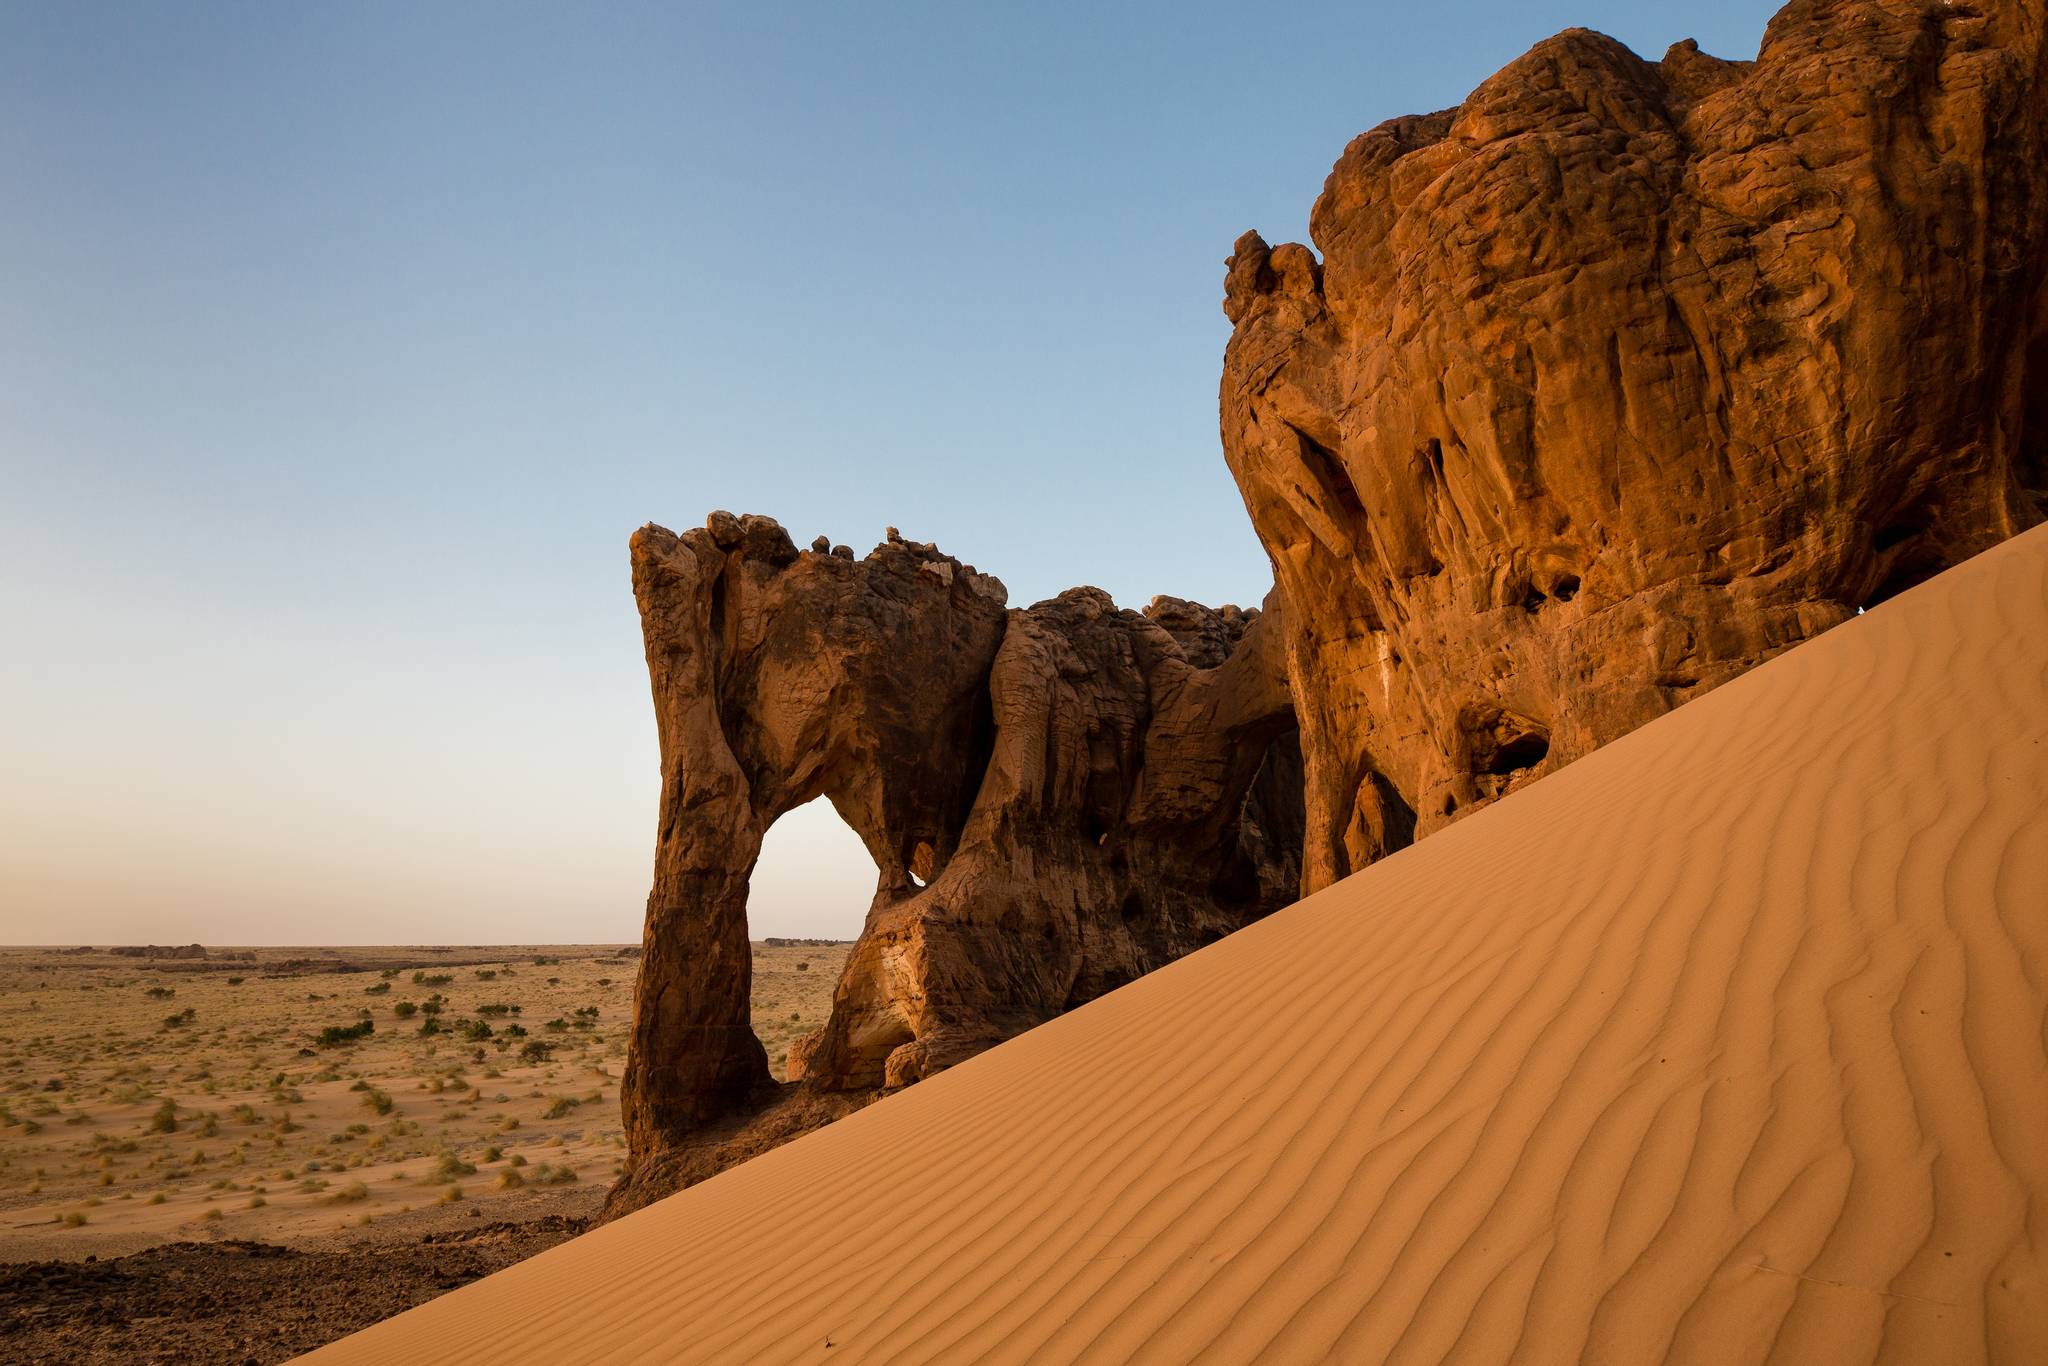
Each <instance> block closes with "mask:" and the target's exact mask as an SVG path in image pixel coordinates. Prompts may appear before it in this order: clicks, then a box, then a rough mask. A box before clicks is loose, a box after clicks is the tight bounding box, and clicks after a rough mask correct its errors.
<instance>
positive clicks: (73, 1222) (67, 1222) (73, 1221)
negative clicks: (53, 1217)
mask: <svg viewBox="0 0 2048 1366" xmlns="http://www.w3.org/2000/svg"><path fill="white" fill-rule="evenodd" d="M58 1222H59V1223H61V1224H63V1225H64V1227H66V1228H84V1227H85V1216H84V1215H83V1214H80V1213H79V1212H78V1211H77V1210H70V1211H68V1212H66V1213H65V1215H64V1217H63V1218H61V1219H60V1220H58Z"/></svg>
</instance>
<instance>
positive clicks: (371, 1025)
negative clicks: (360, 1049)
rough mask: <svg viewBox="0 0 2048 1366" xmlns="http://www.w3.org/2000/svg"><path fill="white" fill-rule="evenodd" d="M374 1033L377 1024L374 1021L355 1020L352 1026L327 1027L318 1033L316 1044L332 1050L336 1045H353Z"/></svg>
mask: <svg viewBox="0 0 2048 1366" xmlns="http://www.w3.org/2000/svg"><path fill="white" fill-rule="evenodd" d="M376 1032H377V1022H376V1021H375V1020H357V1021H356V1022H355V1023H354V1024H352V1025H329V1026H327V1028H325V1029H323V1030H321V1031H320V1034H319V1037H318V1039H317V1042H318V1043H319V1045H320V1046H321V1047H322V1048H332V1047H334V1046H335V1045H336V1044H344V1043H354V1042H355V1041H356V1040H357V1039H367V1038H369V1037H370V1035H372V1034H374V1033H376Z"/></svg>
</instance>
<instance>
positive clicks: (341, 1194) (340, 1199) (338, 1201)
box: [327, 1181, 370, 1205]
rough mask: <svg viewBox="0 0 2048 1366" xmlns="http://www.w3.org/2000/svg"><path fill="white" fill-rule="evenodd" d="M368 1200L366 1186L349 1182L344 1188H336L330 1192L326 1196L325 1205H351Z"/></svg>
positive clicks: (368, 1195) (368, 1191)
mask: <svg viewBox="0 0 2048 1366" xmlns="http://www.w3.org/2000/svg"><path fill="white" fill-rule="evenodd" d="M369 1198H370V1188H369V1187H368V1186H366V1185H364V1184H363V1183H362V1182H360V1181H351V1182H349V1183H348V1184H347V1185H346V1186H338V1187H336V1188H335V1189H334V1190H333V1191H332V1192H330V1193H329V1194H328V1196H327V1203H328V1204H330V1205H353V1204H355V1203H356V1202H357V1201H358V1200H367V1199H369Z"/></svg>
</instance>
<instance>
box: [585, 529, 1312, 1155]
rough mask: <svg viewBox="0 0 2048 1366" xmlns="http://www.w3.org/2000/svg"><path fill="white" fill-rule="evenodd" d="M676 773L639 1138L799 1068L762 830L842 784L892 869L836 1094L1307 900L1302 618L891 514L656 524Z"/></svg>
mask: <svg viewBox="0 0 2048 1366" xmlns="http://www.w3.org/2000/svg"><path fill="white" fill-rule="evenodd" d="M632 551H633V583H634V591H635V594H636V596H637V597H638V599H639V604H640V611H641V619H642V623H643V626H644V628H645V634H646V643H647V662H648V668H649V670H650V672H651V675H652V679H653V686H654V699H655V711H656V716H657V719H658V724H659V729H660V735H661V753H662V774H663V788H662V800H661V820H660V834H659V843H658V847H657V852H656V864H655V881H654V889H653V892H652V894H651V895H650V897H649V900H648V914H647V930H646V937H645V950H646V953H645V958H644V960H643V965H642V968H641V977H640V989H639V996H638V1005H637V1010H636V1018H635V1020H634V1024H633V1036H632V1045H631V1054H630V1060H629V1065H628V1069H627V1074H626V1078H625V1083H624V1088H623V1090H624V1097H625V1107H626V1118H627V1128H628V1134H629V1138H630V1141H631V1144H632V1149H633V1152H634V1154H635V1156H636V1158H637V1157H641V1156H644V1155H646V1154H649V1153H652V1152H655V1151H658V1150H659V1149H661V1148H662V1147H663V1146H664V1145H665V1144H666V1143H667V1142H669V1141H670V1140H672V1139H674V1138H676V1137H679V1136H682V1135H686V1134H689V1133H691V1132H692V1131H693V1130H695V1129H696V1128H698V1127H699V1126H701V1125H703V1124H705V1123H706V1122H707V1121H710V1120H712V1119H714V1118H717V1117H720V1116H722V1115H725V1114H729V1113H731V1112H734V1111H736V1110H745V1109H748V1108H750V1107H751V1106H753V1105H754V1104H756V1103H757V1102H758V1100H759V1098H760V1097H761V1096H763V1094H764V1093H767V1092H768V1091H769V1090H770V1089H771V1088H772V1087H773V1082H772V1081H771V1079H770V1075H769V1071H768V1066H767V1059H766V1056H765V1054H764V1053H763V1050H762V1047H761V1044H760V1041H759V1040H758V1039H756V1038H755V1036H754V1033H753V1031H752V1028H751V1027H750V1023H749V1013H748V995H749V990H750V985H751V975H752V971H751V957H750V953H749V948H748V934H747V916H746V900H747V883H748V878H749V876H750V874H751V873H752V871H753V867H754V862H755V860H756V858H757V857H758V855H759V853H760V848H761V837H762V835H763V834H764V833H765V832H766V831H767V829H768V827H769V826H770V825H771V824H773V823H774V821H775V820H776V819H777V818H778V817H780V816H781V815H783V814H784V813H785V812H787V811H789V810H791V809H793V808H795V807H797V806H800V805H802V804H803V803H805V802H808V801H810V800H812V799H813V798H815V797H819V796H824V797H827V798H829V799H830V800H831V802H832V804H833V806H834V807H835V808H836V809H837V810H838V812H839V814H840V816H841V817H842V818H844V819H845V821H846V823H847V824H848V825H849V826H851V827H852V828H853V830H854V832H855V833H856V834H857V835H859V836H860V838H861V841H862V843H863V844H865V845H866V847H867V850H868V853H869V854H870V855H871V856H872V857H873V858H874V861H875V864H876V866H877V868H878V869H879V870H880V871H879V876H878V878H877V883H876V890H875V894H874V901H873V905H872V907H871V909H870V910H869V913H868V920H867V927H866V930H865V932H864V933H863V934H862V935H861V937H860V939H859V941H858V942H857V943H856V945H855V947H854V949H853V952H852V955H851V957H850V958H849V960H848V962H847V965H846V969H845V972H844V974H843V975H842V977H841V979H840V982H839V985H838V988H837V991H836V993H835V996H834V1001H833V1008H832V1014H831V1017H830V1019H829V1021H828V1022H827V1023H826V1024H825V1025H824V1027H823V1028H822V1029H820V1030H819V1031H818V1032H817V1033H815V1034H813V1035H812V1036H811V1037H809V1038H808V1039H805V1040H803V1041H801V1042H799V1043H798V1044H797V1045H796V1046H795V1047H794V1048H792V1050H791V1053H790V1059H789V1063H790V1074H791V1076H792V1077H793V1078H797V1079H801V1080H802V1081H803V1082H804V1083H805V1085H806V1086H808V1087H810V1088H814V1089H818V1090H828V1091H842V1090H858V1089H863V1088H872V1087H880V1086H899V1085H904V1084H907V1083H909V1082H913V1081H916V1080H917V1079H919V1078H920V1077H923V1076H926V1075H928V1074H929V1073H930V1072H932V1071H934V1070H935V1069H937V1068H940V1067H943V1066H946V1065H948V1064H949V1063H952V1062H956V1061H958V1060H960V1059H962V1058H965V1057H967V1056H970V1055H971V1054H973V1053H974V1052H976V1051H978V1050H980V1049H983V1048H986V1047H987V1046H989V1045H990V1044H992V1043H994V1042H996V1041H998V1040H1000V1039H1003V1038H1006V1037H1008V1036H1010V1035H1012V1034H1015V1033H1017V1032H1018V1031H1020V1030H1024V1029H1028V1028H1030V1027H1031V1026H1032V1025H1034V1024H1037V1023H1039V1022H1041V1021H1044V1020H1046V1019H1049V1018H1051V1017H1052V1016H1054V1015H1056V1014H1058V1013H1060V1012H1061V1011H1063V1010H1066V1009H1069V1008H1071V1007H1073V1006H1075V1005H1078V1004H1080V1003H1081V1002H1084V1001H1087V1000H1090V999H1092V998H1093V997H1095V996H1098V995H1100V994H1102V993H1103V992H1105V991H1108V990H1110V989H1111V988H1113V987H1115V986H1118V985H1120V984H1122V983H1124V982H1127V981H1130V980H1131V979H1132V978H1134V977H1137V976H1139V975H1140V974H1143V973H1145V972H1149V971H1151V970H1152V969H1153V968H1156V967H1159V966H1161V965H1162V964H1164V963H1166V962H1169V961H1170V960H1172V959H1173V958H1175V957H1178V956H1179V955H1181V954H1183V953H1186V952H1188V951H1189V950H1191V949H1194V948H1197V947H1199V946H1200V945H1202V944H1204V943H1207V942H1210V941H1212V940H1214V939H1218V938H1220V937H1222V936H1223V935H1225V934H1228V933H1229V932H1230V931H1232V930H1234V929H1237V928H1239V927H1240V926H1242V925H1244V924H1246V923H1248V922H1249V921H1251V920H1252V919H1255V918H1256V917H1258V916H1260V915H1262V914H1264V913H1266V912H1268V911H1270V910H1272V909H1274V908H1276V907H1278V906H1281V905H1284V904H1286V903H1287V902H1288V901H1291V900H1292V899H1293V897H1294V892H1295V887H1296V885H1297V883H1298V882H1299V878H1300V862H1299V852H1298V851H1299V848H1300V819H1301V810H1300V794H1301V779H1300V770H1299V760H1298V755H1297V751H1296V750H1295V747H1294V743H1293V730H1294V722H1293V716H1292V709H1291V706H1290V704H1289V701H1288V697H1287V693H1286V690H1285V688H1284V686H1283V681H1282V675H1281V668H1280V660H1279V658H1278V656H1277V653H1276V652H1275V651H1274V650H1273V648H1272V643H1274V642H1276V641H1277V639H1278V636H1277V633H1276V631H1275V629H1274V627H1275V626H1276V625H1277V623H1273V622H1271V621H1270V618H1269V617H1262V616H1261V614H1260V613H1258V612H1240V611H1238V610H1237V609H1235V608H1225V609H1223V610H1221V611H1212V610H1210V609H1208V608H1205V607H1200V606H1197V605H1195V604H1192V603H1185V602H1181V601H1178V600H1175V599H1161V600H1159V601H1157V602H1155V603H1154V604H1153V606H1152V607H1151V608H1149V609H1148V610H1147V611H1146V612H1145V613H1139V612H1133V611H1122V610H1119V609H1118V608H1117V607H1116V605H1115V604H1114V603H1113V602H1111V600H1110V598H1109V596H1108V595H1107V594H1105V593H1102V592H1101V591H1099V590H1097V589H1093V588H1077V589H1072V590H1070V591H1068V592H1066V593H1062V594H1061V595H1060V596H1058V597H1057V598H1053V599H1051V600H1049V601H1046V602H1041V603H1038V604H1036V605H1035V606H1032V607H1029V608H1022V609H1012V608H1009V607H1008V606H1007V605H1006V601H1007V594H1006V591H1005V590H1004V588H1003V585H1002V584H1001V583H1000V582H998V581H997V580H995V579H993V578H990V577H988V576H986V575H983V574H980V573H977V572H976V571H975V570H974V569H973V567H972V566H969V565H964V564H962V563H961V562H960V561H958V560H956V559H953V558H952V557H951V556H948V555H944V554H941V553H940V552H939V551H938V550H936V549H934V548H933V547H932V546H929V545H923V544H919V543H916V542H912V541H906V540H903V539H902V538H900V537H898V536H896V535H895V534H894V533H893V532H892V533H891V535H890V538H889V539H888V540H886V541H885V542H883V544H881V545H879V546H877V547H876V548H875V549H874V551H873V552H872V553H870V554H869V555H868V556H867V557H866V558H864V559H860V560H855V559H854V558H853V556H852V554H851V552H849V551H846V550H845V549H844V547H840V548H839V549H837V550H835V549H832V548H831V547H830V546H829V544H828V543H826V542H823V541H822V540H821V541H820V542H819V543H818V544H817V545H816V546H814V548H813V549H812V550H810V551H808V552H803V551H798V550H797V549H796V547H795V545H794V544H793V543H792V542H791V541H790V539H789V537H788V535H787V534H785V533H784V531H783V529H782V528H781V527H780V526H778V525H777V524H776V523H775V522H773V521H771V520H769V519H768V518H765V517H733V516H730V515H728V514H725V513H715V514H713V515H712V517H711V518H710V520H709V522H708V524H707V525H706V526H705V527H704V528H703V529H701V530H693V531H687V532H684V533H683V534H682V535H680V536H678V535H676V534H674V533H672V532H669V531H666V530H663V529H662V528H660V527H652V526H650V527H646V528H643V529H642V530H641V531H640V532H638V533H637V534H635V536H634V537H633V546H632Z"/></svg>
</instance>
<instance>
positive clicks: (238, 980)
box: [228, 977, 248, 987]
mask: <svg viewBox="0 0 2048 1366" xmlns="http://www.w3.org/2000/svg"><path fill="white" fill-rule="evenodd" d="M247 980H248V979H247V978H244V977H230V978H228V985H229V986H231V987H238V986H240V985H242V983H243V982H245V981H247Z"/></svg>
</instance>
